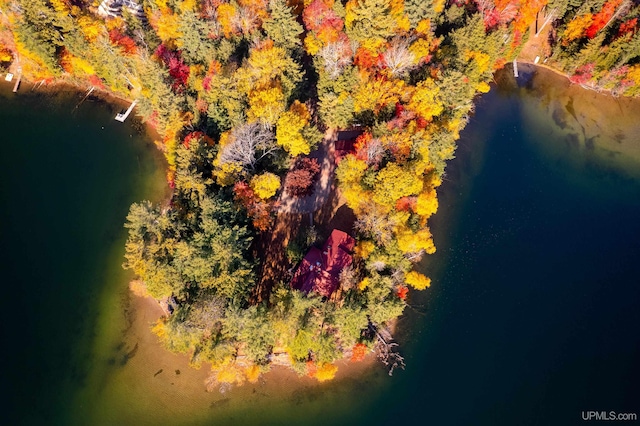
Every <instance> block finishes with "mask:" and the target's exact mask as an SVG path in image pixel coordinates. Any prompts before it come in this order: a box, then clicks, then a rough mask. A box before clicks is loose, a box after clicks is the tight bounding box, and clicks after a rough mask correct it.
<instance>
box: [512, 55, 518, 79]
mask: <svg viewBox="0 0 640 426" xmlns="http://www.w3.org/2000/svg"><path fill="white" fill-rule="evenodd" d="M513 76H514V77H515V78H518V61H517V60H515V59H514V60H513Z"/></svg>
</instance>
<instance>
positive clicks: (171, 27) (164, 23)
mask: <svg viewBox="0 0 640 426" xmlns="http://www.w3.org/2000/svg"><path fill="white" fill-rule="evenodd" d="M156 25H157V29H156V33H157V34H158V37H160V39H161V40H162V41H163V42H165V43H166V42H171V41H173V40H175V39H177V38H180V37H181V36H182V33H181V32H180V30H179V27H180V17H179V16H178V15H176V14H174V13H173V12H171V10H170V9H164V10H161V12H160V16H159V17H158V20H157V21H156Z"/></svg>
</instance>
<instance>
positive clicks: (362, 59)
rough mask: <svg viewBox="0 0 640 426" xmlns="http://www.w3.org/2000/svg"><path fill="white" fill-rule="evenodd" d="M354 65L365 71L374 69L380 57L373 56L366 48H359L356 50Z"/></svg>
mask: <svg viewBox="0 0 640 426" xmlns="http://www.w3.org/2000/svg"><path fill="white" fill-rule="evenodd" d="M353 63H354V64H356V65H357V66H358V67H360V68H363V69H367V68H372V67H374V66H376V65H377V64H378V56H376V55H373V54H372V53H371V51H369V50H368V49H365V48H364V47H359V48H358V50H356V55H355V57H354V58H353Z"/></svg>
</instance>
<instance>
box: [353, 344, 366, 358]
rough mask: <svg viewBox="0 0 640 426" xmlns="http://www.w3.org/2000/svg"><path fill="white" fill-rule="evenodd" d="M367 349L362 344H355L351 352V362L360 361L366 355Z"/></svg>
mask: <svg viewBox="0 0 640 426" xmlns="http://www.w3.org/2000/svg"><path fill="white" fill-rule="evenodd" d="M368 350H369V348H367V345H365V344H363V343H356V344H355V345H354V346H353V350H352V351H351V362H358V361H362V360H363V359H364V357H365V356H366V355H367V352H368Z"/></svg>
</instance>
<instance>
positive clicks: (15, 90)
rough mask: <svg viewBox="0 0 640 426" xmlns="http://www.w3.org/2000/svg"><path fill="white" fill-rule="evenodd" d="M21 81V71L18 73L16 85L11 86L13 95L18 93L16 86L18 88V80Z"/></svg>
mask: <svg viewBox="0 0 640 426" xmlns="http://www.w3.org/2000/svg"><path fill="white" fill-rule="evenodd" d="M21 79H22V71H18V78H17V79H16V84H14V85H13V93H16V92H17V91H18V86H20V80H21Z"/></svg>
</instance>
